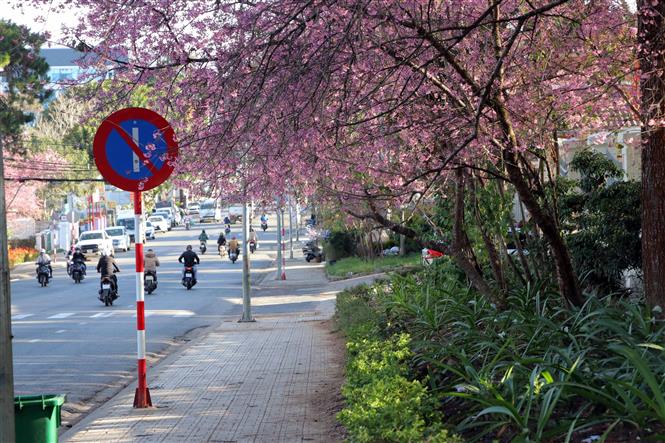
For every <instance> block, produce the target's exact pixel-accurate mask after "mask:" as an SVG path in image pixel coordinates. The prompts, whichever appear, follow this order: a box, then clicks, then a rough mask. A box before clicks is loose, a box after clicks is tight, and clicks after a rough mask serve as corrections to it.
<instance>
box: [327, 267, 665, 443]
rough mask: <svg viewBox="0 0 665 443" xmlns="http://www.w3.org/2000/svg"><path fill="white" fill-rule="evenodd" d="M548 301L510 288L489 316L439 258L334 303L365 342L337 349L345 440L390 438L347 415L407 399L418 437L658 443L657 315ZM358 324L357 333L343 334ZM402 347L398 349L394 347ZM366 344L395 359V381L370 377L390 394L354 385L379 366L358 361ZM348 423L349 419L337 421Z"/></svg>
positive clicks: (661, 409)
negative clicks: (346, 357) (343, 383)
mask: <svg viewBox="0 0 665 443" xmlns="http://www.w3.org/2000/svg"><path fill="white" fill-rule="evenodd" d="M560 300H561V297H560V296H559V295H558V294H555V293H553V292H551V291H549V290H548V289H547V288H545V287H543V286H535V287H527V288H523V289H518V290H514V291H513V292H512V294H511V295H510V297H509V300H508V306H509V307H510V309H507V310H503V311H501V310H499V309H497V308H496V307H495V306H493V305H492V304H491V303H490V302H488V301H487V300H485V299H484V298H482V297H480V296H479V295H478V294H476V293H475V292H474V291H472V290H470V289H469V288H468V287H467V286H466V285H465V284H463V282H462V280H461V279H460V278H459V274H458V272H457V270H456V269H455V268H454V267H452V266H451V265H449V264H447V263H445V261H444V262H442V263H441V264H439V265H438V266H433V267H432V268H430V269H427V270H425V271H423V272H421V273H417V274H412V275H408V276H401V277H400V276H394V277H393V278H392V281H390V282H387V283H379V284H377V285H375V286H373V287H371V288H368V287H364V288H361V289H356V290H354V291H348V292H346V293H343V294H340V296H339V297H338V303H339V308H338V318H339V322H340V325H341V326H342V328H345V329H347V330H348V329H351V330H352V332H353V331H357V332H356V334H365V337H367V338H366V340H368V342H364V341H362V340H361V339H359V338H358V337H359V336H358V335H353V334H352V335H351V339H350V342H351V343H350V345H349V349H350V362H349V366H348V368H349V383H348V385H347V387H345V391H344V392H345V396H346V397H347V399H348V401H349V407H348V411H351V412H343V413H342V414H341V415H340V418H341V419H342V420H343V422H344V424H345V425H347V426H349V427H350V429H349V432H350V433H351V435H352V439H357V440H358V441H361V440H360V437H359V436H362V437H363V438H364V437H366V436H367V435H369V436H370V439H369V440H362V441H370V440H371V441H382V440H390V437H385V436H384V435H385V434H384V433H382V428H377V427H372V426H370V425H368V424H363V425H362V426H361V425H360V424H359V423H364V422H363V421H362V419H365V417H366V415H367V414H370V413H368V412H366V413H365V414H366V415H365V416H361V415H359V414H360V413H359V406H358V405H363V406H364V407H365V408H366V409H365V411H368V410H371V409H372V408H371V407H370V405H371V404H372V403H371V401H372V398H373V397H375V396H380V398H389V399H391V400H390V401H391V402H393V403H394V402H395V401H396V400H394V399H393V397H391V395H392V396H396V395H409V396H411V397H417V398H422V400H421V401H420V403H419V404H418V407H417V408H414V410H415V411H417V414H418V416H419V417H422V419H423V420H424V422H425V423H426V424H425V425H421V423H422V422H420V421H417V420H412V421H409V422H408V423H409V424H412V426H414V427H415V428H416V429H418V431H420V429H421V427H419V426H424V428H422V429H424V430H423V431H422V432H423V435H426V434H427V432H428V431H430V432H434V435H436V434H435V433H436V432H437V431H438V429H440V426H441V423H440V422H439V421H437V419H438V420H445V421H444V422H443V425H444V426H446V427H448V428H449V429H451V430H454V431H455V432H457V433H459V434H460V435H461V436H462V437H464V438H466V439H468V441H497V442H512V441H520V442H527V441H530V442H541V441H543V442H545V441H547V442H550V441H557V442H558V441H563V442H573V441H582V440H584V439H586V438H592V439H593V441H605V439H606V438H610V439H612V440H611V441H637V440H638V439H640V438H641V439H645V438H650V439H652V440H653V439H655V441H663V440H665V348H663V342H664V341H665V325H663V323H662V322H661V321H659V320H658V319H657V315H658V314H659V312H658V311H659V309H660V308H656V312H651V311H650V310H648V309H646V308H645V307H644V306H642V305H640V304H638V303H635V302H632V301H629V300H626V299H613V298H611V297H606V298H603V299H599V298H595V297H589V298H588V300H587V302H586V304H585V305H584V306H583V307H581V308H579V309H574V310H569V309H568V308H567V307H564V306H561V305H560V304H559V301H560ZM359 323H360V324H364V325H365V327H364V328H359V327H358V326H354V327H351V326H352V325H354V324H355V325H357V324H359ZM407 332H408V334H409V335H408V337H409V338H410V340H407V341H406V342H405V341H404V340H405V339H404V337H405V335H404V334H405V333H407ZM370 333H371V335H368V334H370ZM372 337H374V338H372ZM391 337H392V338H391ZM395 337H397V338H395ZM371 340H377V342H376V343H374V342H372V341H371ZM404 343H407V344H408V348H409V352H406V350H405V349H404V348H402V347H400V345H402V344H404ZM375 346H379V348H380V349H383V350H384V351H385V352H391V353H399V356H400V358H399V359H398V361H400V362H401V364H402V365H403V368H404V371H403V372H399V371H398V372H397V373H398V374H399V376H401V377H405V378H406V380H404V381H403V382H396V381H393V379H391V378H390V377H387V376H385V375H379V376H377V377H379V378H380V380H382V381H383V383H391V384H390V387H392V388H393V389H395V391H396V392H395V393H392V394H389V393H387V392H386V390H387V389H389V387H386V386H385V385H379V386H377V387H370V386H372V385H371V383H370V382H368V381H365V382H364V384H362V385H359V383H357V382H356V381H355V380H356V379H357V377H358V376H357V374H356V372H357V370H358V369H357V367H358V366H359V365H360V366H361V367H363V368H370V367H371V368H373V369H374V370H373V371H372V372H377V373H379V374H385V372H383V371H375V368H376V365H377V364H378V365H379V366H380V364H381V362H383V361H384V360H385V358H384V357H381V358H379V359H378V362H379V363H374V366H371V365H370V363H368V362H365V357H362V358H361V357H359V351H358V350H359V349H361V350H362V352H365V353H366V354H367V356H370V357H372V358H377V357H376V355H377V353H376V351H375V349H376V348H375ZM372 361H373V362H375V361H376V360H372ZM388 361H390V362H394V361H395V360H388ZM408 367H411V368H412V370H411V371H407V370H406V368H408ZM388 380H390V381H388ZM413 381H416V382H418V383H419V384H420V386H421V387H425V386H427V388H428V389H427V390H423V391H420V390H417V389H416V388H414V391H413V393H411V391H408V390H407V389H405V386H406V385H405V383H408V382H413ZM376 382H377V383H378V380H377V381H376ZM353 389H357V390H358V391H357V392H363V393H364V395H365V396H366V398H367V399H366V400H365V403H363V402H361V400H360V399H359V397H358V396H357V395H354V394H353V392H349V390H353ZM360 389H365V391H360ZM405 392H408V394H405ZM421 396H422V397H421ZM411 397H410V398H411ZM433 399H435V400H436V401H433ZM376 404H379V403H376ZM409 404H410V403H409ZM408 410H409V414H410V415H411V414H413V412H411V409H408ZM350 414H352V415H353V416H354V417H356V418H355V419H354V420H351V419H349V415H350ZM387 415H388V417H389V418H390V414H387ZM370 418H371V417H369V418H366V419H368V420H369V419H370ZM386 421H387V422H388V423H389V424H388V425H386V426H395V422H394V421H390V419H386ZM414 423H419V424H418V425H415V424H414ZM400 425H401V424H400ZM377 426H378V424H377ZM370 431H371V432H373V434H367V432H370ZM363 432H365V433H363ZM388 435H390V434H388ZM393 435H394V434H393ZM589 441H591V440H589ZM608 441H610V440H608Z"/></svg>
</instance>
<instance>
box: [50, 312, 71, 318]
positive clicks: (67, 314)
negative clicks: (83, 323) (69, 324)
mask: <svg viewBox="0 0 665 443" xmlns="http://www.w3.org/2000/svg"><path fill="white" fill-rule="evenodd" d="M74 314H75V313H74V312H61V313H60V314H55V315H52V316H50V317H48V318H53V319H57V318H67V317H71V316H72V315H74Z"/></svg>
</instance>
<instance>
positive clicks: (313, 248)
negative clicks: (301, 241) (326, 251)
mask: <svg viewBox="0 0 665 443" xmlns="http://www.w3.org/2000/svg"><path fill="white" fill-rule="evenodd" d="M302 253H303V255H304V256H305V261H307V262H308V263H309V262H310V261H312V260H314V261H316V262H317V263H321V262H322V261H323V258H324V255H323V250H322V249H321V248H320V247H318V246H317V245H316V242H314V241H308V242H307V243H305V246H304V247H303V248H302Z"/></svg>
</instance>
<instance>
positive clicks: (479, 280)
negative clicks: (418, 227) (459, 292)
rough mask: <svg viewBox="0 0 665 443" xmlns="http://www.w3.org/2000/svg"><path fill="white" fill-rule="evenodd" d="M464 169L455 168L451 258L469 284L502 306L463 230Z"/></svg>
mask: <svg viewBox="0 0 665 443" xmlns="http://www.w3.org/2000/svg"><path fill="white" fill-rule="evenodd" d="M464 188H465V183H464V171H463V170H462V169H458V170H457V184H456V187H455V209H454V214H453V244H452V246H451V248H450V250H451V252H452V256H453V259H454V260H455V263H456V264H457V266H459V267H460V268H461V269H462V270H463V271H464V273H465V274H466V276H467V278H468V279H469V281H470V282H471V284H472V285H473V286H474V287H475V288H476V290H478V292H480V293H481V294H482V295H484V296H485V297H487V298H489V299H490V300H492V301H494V302H495V303H496V304H497V305H499V306H503V300H502V299H498V298H497V297H496V295H495V294H494V291H492V288H490V286H489V284H487V281H485V278H484V277H483V276H482V274H481V273H480V272H479V270H478V265H477V263H476V265H474V263H473V261H472V258H473V251H472V250H471V244H470V242H469V238H468V237H467V235H466V231H465V230H464Z"/></svg>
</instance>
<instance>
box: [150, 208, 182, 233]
mask: <svg viewBox="0 0 665 443" xmlns="http://www.w3.org/2000/svg"><path fill="white" fill-rule="evenodd" d="M152 215H161V216H162V217H164V218H165V219H167V220H168V221H169V224H170V228H174V227H176V226H178V224H179V223H180V221H181V220H182V218H181V217H180V213H179V212H178V211H177V210H174V209H173V208H157V210H155V212H153V213H152Z"/></svg>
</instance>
